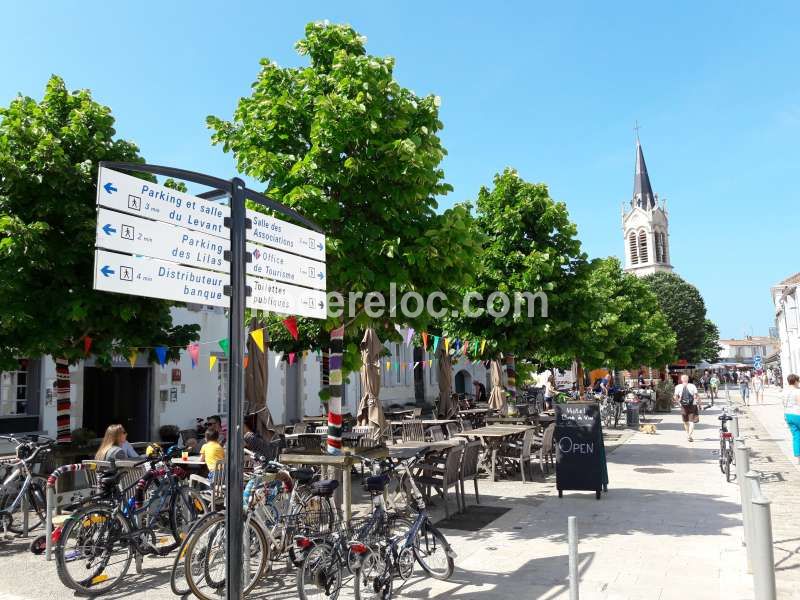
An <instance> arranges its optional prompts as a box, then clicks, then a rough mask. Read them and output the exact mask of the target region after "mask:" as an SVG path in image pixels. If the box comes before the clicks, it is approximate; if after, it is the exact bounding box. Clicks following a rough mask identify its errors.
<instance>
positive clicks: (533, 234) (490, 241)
mask: <svg viewBox="0 0 800 600" xmlns="http://www.w3.org/2000/svg"><path fill="white" fill-rule="evenodd" d="M474 228H475V230H476V231H478V232H481V234H483V237H482V238H479V239H482V251H481V253H480V254H479V256H478V257H477V259H476V262H477V266H476V276H475V279H474V283H471V282H467V283H466V284H465V285H463V286H462V289H461V292H462V294H466V293H468V292H472V293H477V294H480V297H481V298H482V300H477V301H476V302H474V303H472V304H471V306H472V308H475V309H485V310H484V312H483V314H481V315H480V316H477V317H470V316H468V315H465V314H461V315H459V316H458V317H457V318H447V319H445V325H444V327H445V328H446V329H447V330H448V331H450V332H452V333H454V334H455V335H458V336H460V337H462V338H467V339H470V340H475V339H482V338H483V339H486V340H487V352H488V353H489V354H490V355H497V354H498V353H499V352H501V351H503V352H507V353H513V354H515V355H517V357H518V358H520V359H521V358H532V357H535V356H537V355H539V354H541V352H542V349H543V345H544V344H545V343H546V340H548V339H549V338H550V337H551V336H552V335H553V334H554V332H556V331H560V330H561V329H563V328H565V327H568V326H569V323H566V322H564V320H563V319H564V316H563V315H564V314H565V313H566V311H567V310H568V308H569V304H570V302H571V301H572V297H571V294H570V292H571V288H572V283H571V280H572V279H573V278H574V277H575V275H576V272H577V270H578V269H579V267H580V265H581V264H582V263H584V262H585V260H586V256H585V255H584V254H583V252H582V251H581V244H580V241H579V240H578V239H577V228H576V227H575V224H574V223H572V222H571V221H570V219H569V213H568V212H567V207H566V205H565V204H564V203H563V202H556V201H554V200H553V199H552V198H551V197H550V193H549V191H548V188H547V186H546V185H545V184H543V183H530V182H527V181H525V180H524V179H522V178H521V177H520V176H519V174H518V173H517V172H516V171H515V170H513V169H506V170H504V171H503V172H502V173H499V174H497V175H495V177H494V180H493V187H492V188H491V189H490V188H487V187H483V188H481V190H480V192H479V193H478V200H477V211H476V219H475V227H474ZM493 292H502V293H504V294H506V296H507V297H508V298H509V300H510V303H511V310H509V311H508V312H507V313H506V314H500V313H501V310H500V309H501V308H502V300H500V299H495V300H494V301H492V298H491V295H492V293H493ZM521 294H527V295H526V296H521V298H522V301H521V302H520V303H519V307H520V309H521V310H519V311H515V310H513V307H514V300H515V297H520V296H519V295H521ZM545 306H546V313H547V316H545V315H544V313H545V310H544V308H545ZM489 309H491V311H490V310H489Z"/></svg>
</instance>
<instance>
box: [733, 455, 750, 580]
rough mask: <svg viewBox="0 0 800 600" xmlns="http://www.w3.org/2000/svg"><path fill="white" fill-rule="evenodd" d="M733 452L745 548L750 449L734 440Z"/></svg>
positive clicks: (748, 520)
mask: <svg viewBox="0 0 800 600" xmlns="http://www.w3.org/2000/svg"><path fill="white" fill-rule="evenodd" d="M733 451H734V453H735V454H736V482H737V483H738V484H739V496H740V498H741V501H742V526H743V529H744V538H743V539H742V545H744V546H747V542H748V540H749V539H750V487H749V486H748V485H747V479H746V478H745V473H747V472H748V471H749V470H750V449H749V448H748V447H747V446H746V445H745V443H744V440H742V439H736V440H735V441H734V442H733ZM747 570H748V571H750V548H748V549H747Z"/></svg>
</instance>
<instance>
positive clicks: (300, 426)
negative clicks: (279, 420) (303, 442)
mask: <svg viewBox="0 0 800 600" xmlns="http://www.w3.org/2000/svg"><path fill="white" fill-rule="evenodd" d="M306 431H308V423H295V425H294V428H292V433H305V432H306Z"/></svg>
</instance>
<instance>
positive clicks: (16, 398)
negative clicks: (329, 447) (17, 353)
mask: <svg viewBox="0 0 800 600" xmlns="http://www.w3.org/2000/svg"><path fill="white" fill-rule="evenodd" d="M27 409H28V361H27V360H21V361H19V369H18V370H16V371H3V373H0V415H24V414H27Z"/></svg>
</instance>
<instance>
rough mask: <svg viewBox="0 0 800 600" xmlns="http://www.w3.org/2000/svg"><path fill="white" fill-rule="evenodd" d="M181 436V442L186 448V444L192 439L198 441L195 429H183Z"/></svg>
mask: <svg viewBox="0 0 800 600" xmlns="http://www.w3.org/2000/svg"><path fill="white" fill-rule="evenodd" d="M180 435H181V442H182V444H183V447H184V448H185V447H186V442H188V441H189V440H190V439H192V438H194V439H196V440H197V436H198V433H197V431H195V430H194V429H181V433H180ZM198 442H199V440H198Z"/></svg>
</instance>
